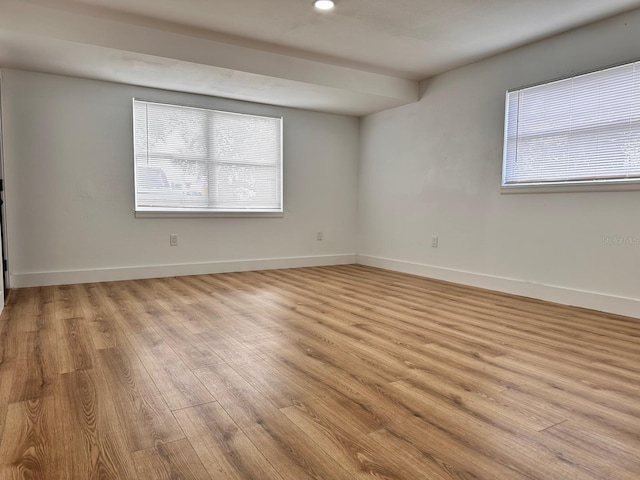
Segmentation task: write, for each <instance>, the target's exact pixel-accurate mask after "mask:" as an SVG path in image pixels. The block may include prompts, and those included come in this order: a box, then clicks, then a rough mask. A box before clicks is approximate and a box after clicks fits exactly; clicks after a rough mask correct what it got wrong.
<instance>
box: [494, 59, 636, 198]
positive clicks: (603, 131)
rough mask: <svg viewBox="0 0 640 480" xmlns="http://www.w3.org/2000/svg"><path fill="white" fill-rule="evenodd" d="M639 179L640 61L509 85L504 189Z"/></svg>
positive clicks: (595, 183) (623, 183)
mask: <svg viewBox="0 0 640 480" xmlns="http://www.w3.org/2000/svg"><path fill="white" fill-rule="evenodd" d="M638 182H640V62H636V63H630V64H626V65H621V66H617V67H613V68H607V69H605V70H599V71H597V72H592V73H587V74H583V75H578V76H575V77H571V78H566V79H563V80H557V81H554V82H549V83H545V84H542V85H536V86H532V87H527V88H522V89H518V90H513V91H509V92H507V105H506V119H505V145H504V159H503V176H502V186H503V189H504V190H508V189H510V188H513V187H545V186H550V187H554V188H555V187H557V186H587V187H590V186H598V185H603V186H607V187H612V186H616V185H618V186H623V185H629V184H631V185H633V184H635V185H634V188H640V185H639V184H638ZM631 185H629V186H631Z"/></svg>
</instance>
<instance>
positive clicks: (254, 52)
mask: <svg viewBox="0 0 640 480" xmlns="http://www.w3.org/2000/svg"><path fill="white" fill-rule="evenodd" d="M336 3H337V7H336V9H335V10H334V11H332V12H318V11H316V10H314V9H313V7H312V2H311V0H268V1H266V0H31V1H25V0H0V66H3V67H14V68H25V69H30V70H38V71H48V72H52V73H63V74H68V75H77V76H84V77H89V78H99V79H105V80H111V81H120V82H126V83H133V84H139V85H146V86H152V87H158V88H170V89H173V90H183V91H191V92H195V93H203V94H208V95H221V96H226V97H231V98H239V99H246V100H251V101H260V102H265V103H273V104H280V105H286V106H293V107H300V108H312V109H316V110H324V111H332V112H338V113H346V114H352V115H363V114H367V113H371V112H373V111H378V110H382V109H385V108H390V107H393V106H396V105H401V104H406V103H409V102H411V101H415V100H417V98H418V82H417V81H418V80H421V79H424V78H427V77H430V76H433V75H436V74H438V73H442V72H444V71H446V70H449V69H452V68H455V67H458V66H461V65H465V64H468V63H471V62H474V61H477V60H479V59H482V58H487V57H489V56H492V55H495V54H497V53H500V52H503V51H506V50H510V49H512V48H516V47H518V46H521V45H524V44H527V43H531V42H533V41H536V40H539V39H542V38H546V37H549V36H552V35H555V34H558V33H561V32H564V31H567V30H570V29H572V28H575V27H578V26H582V25H586V24H588V23H592V22H595V21H597V20H600V19H603V18H607V17H610V16H613V15H616V14H619V13H623V12H626V11H629V10H632V9H635V8H638V7H640V0H393V1H389V0H387V1H383V0H336Z"/></svg>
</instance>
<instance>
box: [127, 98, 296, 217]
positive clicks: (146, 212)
mask: <svg viewBox="0 0 640 480" xmlns="http://www.w3.org/2000/svg"><path fill="white" fill-rule="evenodd" d="M136 102H141V103H147V104H156V105H165V106H169V107H179V108H188V109H195V110H204V111H213V112H220V113H224V114H233V115H240V116H249V117H263V118H272V119H278V120H280V129H279V130H280V131H279V133H280V135H279V138H278V142H279V150H280V156H279V157H280V158H279V176H278V178H277V181H278V183H279V187H280V188H279V195H280V198H279V203H280V209H279V210H275V209H269V210H250V209H226V210H207V209H196V208H188V207H187V208H172V207H138V172H137V170H138V168H137V160H136V159H137V154H136V116H135V104H136ZM131 107H132V108H131V113H132V117H131V120H132V123H131V124H132V141H133V178H134V191H133V194H134V206H133V212H134V216H135V217H136V218H203V217H204V218H206V217H223V218H224V217H241V218H242V217H260V218H265V217H267V218H268V217H275V218H279V217H284V117H283V116H282V115H269V114H267V115H265V114H262V113H260V114H258V113H248V112H247V111H235V110H223V109H219V108H213V107H208V106H202V105H193V104H188V103H172V102H166V101H158V100H149V99H147V98H140V97H133V98H132V100H131ZM191 161H194V162H204V163H205V164H209V162H208V159H207V158H203V159H195V158H194V159H192V160H191ZM211 163H220V162H211ZM222 163H224V162H222ZM209 168H211V166H210V165H209Z"/></svg>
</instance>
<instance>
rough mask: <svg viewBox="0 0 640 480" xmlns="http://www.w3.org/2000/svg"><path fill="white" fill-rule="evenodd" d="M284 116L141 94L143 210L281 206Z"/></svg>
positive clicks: (138, 135)
mask: <svg viewBox="0 0 640 480" xmlns="http://www.w3.org/2000/svg"><path fill="white" fill-rule="evenodd" d="M281 139H282V119H281V118H273V117H262V116H256V115H244V114H237V113H230V112H222V111H216V110H207V109H202V108H192V107H183V106H177V105H167V104H159V103H152V102H145V101H140V100H134V140H135V178H136V182H135V184H136V211H143V212H144V211H147V212H154V211H156V212H171V211H175V212H180V211H187V212H194V211H195V212H198V211H203V212H207V211H208V212H281V211H282V146H281Z"/></svg>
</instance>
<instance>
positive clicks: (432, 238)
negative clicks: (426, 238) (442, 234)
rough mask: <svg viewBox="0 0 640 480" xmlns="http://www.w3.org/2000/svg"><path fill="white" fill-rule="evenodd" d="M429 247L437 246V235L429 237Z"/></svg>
mask: <svg viewBox="0 0 640 480" xmlns="http://www.w3.org/2000/svg"><path fill="white" fill-rule="evenodd" d="M431 247H433V248H438V237H431Z"/></svg>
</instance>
